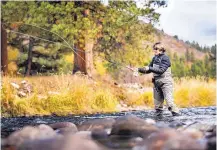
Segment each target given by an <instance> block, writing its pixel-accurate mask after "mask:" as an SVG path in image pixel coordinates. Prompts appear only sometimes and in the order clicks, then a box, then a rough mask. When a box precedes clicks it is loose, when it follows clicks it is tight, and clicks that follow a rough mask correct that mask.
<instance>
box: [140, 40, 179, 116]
mask: <svg viewBox="0 0 217 150" xmlns="http://www.w3.org/2000/svg"><path fill="white" fill-rule="evenodd" d="M165 51H166V50H165V48H164V46H163V45H162V44H161V43H160V42H158V43H155V44H154V46H153V52H154V55H155V56H154V57H153V59H152V61H151V63H150V64H149V65H148V66H145V67H142V68H138V69H136V72H140V73H144V74H148V73H153V78H152V82H153V84H154V88H153V91H154V94H153V95H154V105H155V110H156V112H155V113H156V116H162V113H163V103H164V99H165V101H166V104H167V108H168V110H169V111H170V112H171V113H172V115H173V116H180V115H181V114H180V113H179V109H178V108H177V107H176V105H175V104H174V98H173V78H172V73H171V62H170V59H169V57H168V56H167V55H165Z"/></svg>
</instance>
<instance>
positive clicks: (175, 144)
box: [162, 136, 205, 150]
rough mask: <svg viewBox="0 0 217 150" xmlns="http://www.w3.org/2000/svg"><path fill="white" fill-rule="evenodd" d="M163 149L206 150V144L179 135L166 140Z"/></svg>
mask: <svg viewBox="0 0 217 150" xmlns="http://www.w3.org/2000/svg"><path fill="white" fill-rule="evenodd" d="M162 149H166V150H182V149H183V150H205V144H202V143H199V142H198V141H197V140H195V139H192V138H191V137H188V136H177V137H173V138H170V139H169V140H168V141H166V142H165V144H164V146H163V147H162Z"/></svg>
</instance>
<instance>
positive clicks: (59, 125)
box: [49, 122, 77, 130]
mask: <svg viewBox="0 0 217 150" xmlns="http://www.w3.org/2000/svg"><path fill="white" fill-rule="evenodd" d="M49 126H50V127H51V128H53V129H54V130H56V129H59V128H66V127H67V128H74V130H77V127H76V125H75V124H74V123H71V122H57V123H53V124H49Z"/></svg>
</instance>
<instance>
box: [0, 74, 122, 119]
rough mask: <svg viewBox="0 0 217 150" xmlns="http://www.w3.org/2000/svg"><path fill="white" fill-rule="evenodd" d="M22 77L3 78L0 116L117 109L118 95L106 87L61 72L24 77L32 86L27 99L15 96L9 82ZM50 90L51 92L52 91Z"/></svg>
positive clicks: (63, 113) (19, 79)
mask: <svg viewBox="0 0 217 150" xmlns="http://www.w3.org/2000/svg"><path fill="white" fill-rule="evenodd" d="M21 80H23V78H9V77H4V78H3V88H2V90H1V97H2V98H1V104H2V105H1V108H2V113H3V115H7V114H8V115H35V114H42V115H48V114H52V113H55V114H58V115H67V114H80V113H97V112H114V111H116V105H117V103H118V102H117V98H116V97H117V96H116V95H115V93H112V92H111V91H112V90H108V89H110V88H109V87H108V86H107V87H106V86H105V85H104V86H101V85H100V82H95V81H92V80H89V79H87V78H86V77H84V76H83V77H81V76H80V77H79V76H71V75H62V76H52V77H44V76H43V77H40V76H39V77H29V78H25V80H27V81H28V82H29V83H31V84H32V85H33V87H34V92H33V94H32V95H31V96H29V97H27V98H19V97H16V96H14V95H15V94H14V93H15V91H14V90H13V89H12V87H11V86H10V83H11V82H17V83H18V82H20V81H21ZM52 93H53V94H52Z"/></svg>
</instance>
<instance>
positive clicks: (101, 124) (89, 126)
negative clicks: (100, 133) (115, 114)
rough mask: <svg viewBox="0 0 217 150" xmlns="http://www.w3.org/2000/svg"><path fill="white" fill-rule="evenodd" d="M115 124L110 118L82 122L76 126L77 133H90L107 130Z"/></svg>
mask: <svg viewBox="0 0 217 150" xmlns="http://www.w3.org/2000/svg"><path fill="white" fill-rule="evenodd" d="M114 123H115V120H114V119H112V118H105V119H94V120H89V121H86V122H83V123H82V124H81V125H79V126H78V130H79V131H92V130H94V129H100V128H101V129H109V128H111V127H112V125H113V124H114Z"/></svg>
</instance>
